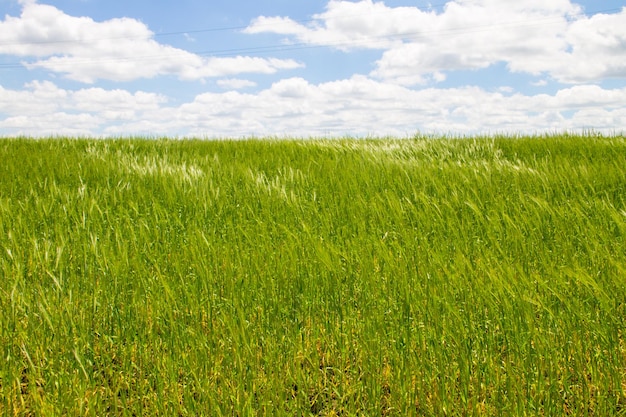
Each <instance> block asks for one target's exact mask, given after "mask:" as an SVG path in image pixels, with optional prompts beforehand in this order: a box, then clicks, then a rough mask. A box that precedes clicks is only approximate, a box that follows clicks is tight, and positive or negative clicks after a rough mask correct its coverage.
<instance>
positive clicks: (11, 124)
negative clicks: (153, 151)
mask: <svg viewBox="0 0 626 417" xmlns="http://www.w3.org/2000/svg"><path fill="white" fill-rule="evenodd" d="M16 103H17V107H16V106H15V104H16ZM624 103H626V88H622V89H604V88H601V87H599V86H595V85H578V86H573V87H570V88H564V89H561V90H559V91H558V92H557V93H555V94H552V95H548V94H539V95H523V94H521V93H519V92H518V93H513V94H509V93H507V94H502V93H500V92H490V91H486V90H484V89H481V88H479V87H463V88H447V89H441V88H426V89H422V90H413V89H409V88H406V87H403V86H399V85H397V84H392V83H385V82H381V81H376V80H374V79H371V78H368V77H365V76H353V77H351V78H349V79H343V80H338V81H333V82H326V83H321V84H312V83H310V82H307V81H306V80H304V79H302V78H289V79H284V80H280V81H277V82H276V83H274V84H273V85H272V86H271V87H269V88H266V89H264V90H262V91H259V92H258V93H242V92H237V91H227V92H223V93H215V92H207V93H203V94H199V95H197V96H196V97H195V98H194V99H193V100H192V101H190V102H187V103H183V104H181V105H178V106H169V105H168V102H167V101H166V99H165V97H163V96H160V95H156V94H152V93H145V92H135V93H131V92H128V91H124V90H104V89H100V88H88V89H80V90H76V91H72V90H64V89H61V88H59V87H57V86H56V85H54V84H53V83H50V82H33V83H30V84H28V85H27V86H26V88H25V89H24V90H20V91H16V90H7V89H3V88H1V87H0V135H8V134H12V135H14V134H31V135H48V134H68V135H76V134H81V135H87V134H91V135H114V136H115V135H134V134H143V135H171V136H189V135H196V136H201V137H204V136H218V137H241V136H250V135H257V136H263V135H294V136H307V137H308V136H311V135H313V136H315V135H333V136H341V135H346V134H347V135H368V134H370V135H390V134H391V135H399V136H404V135H410V134H413V133H415V132H416V131H422V132H429V133H430V132H432V133H459V134H464V133H467V134H474V133H499V132H515V133H519V132H526V133H536V132H544V131H547V132H556V131H561V130H564V129H568V130H577V129H578V130H579V129H584V128H587V129H589V128H593V129H596V130H599V131H605V132H609V133H613V132H615V131H620V129H621V130H622V131H623V129H624V126H626V106H625V105H624Z"/></svg>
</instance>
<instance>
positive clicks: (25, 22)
mask: <svg viewBox="0 0 626 417" xmlns="http://www.w3.org/2000/svg"><path fill="white" fill-rule="evenodd" d="M0 33H2V34H3V42H2V43H0V54H5V55H14V56H21V57H26V58H28V57H36V59H35V60H34V61H31V60H28V59H26V60H25V61H24V65H25V66H26V67H27V68H31V69H32V68H44V69H47V70H49V71H52V72H56V73H62V74H65V76H66V77H68V78H70V79H73V80H76V81H80V82H84V83H93V82H95V81H96V80H98V79H107V80H113V81H130V80H134V79H138V78H151V77H156V76H158V75H175V76H178V77H179V78H180V79H183V80H197V79H203V78H206V77H221V76H229V75H234V74H242V73H263V74H272V73H275V72H277V71H279V70H286V69H294V68H299V67H301V66H302V65H301V64H299V63H298V62H296V61H294V60H291V59H273V58H269V59H268V58H258V57H243V56H238V57H223V58H217V57H202V56H199V55H196V54H193V53H191V52H188V51H185V50H182V49H178V48H174V47H172V46H169V45H164V44H160V43H158V42H157V41H155V40H154V39H153V36H154V34H153V33H152V31H150V29H148V27H147V26H146V25H145V24H143V23H142V22H139V21H137V20H135V19H130V18H120V19H111V20H107V21H104V22H95V21H94V20H93V19H91V18H88V17H74V16H69V15H67V14H65V13H63V12H62V11H60V10H59V9H57V8H55V7H53V6H50V5H43V4H37V3H34V2H23V9H22V13H21V15H20V16H19V17H12V16H6V17H5V19H4V21H0Z"/></svg>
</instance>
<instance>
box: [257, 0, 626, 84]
mask: <svg viewBox="0 0 626 417" xmlns="http://www.w3.org/2000/svg"><path fill="white" fill-rule="evenodd" d="M246 32H247V33H262V32H269V33H272V32H273V33H277V34H282V35H290V36H292V37H295V39H297V40H298V41H299V42H304V43H309V44H315V45H329V46H333V47H335V48H338V49H341V50H345V51H349V50H351V49H358V48H369V49H380V50H383V51H384V52H383V54H382V56H381V58H380V59H379V60H378V61H377V62H376V68H375V69H374V70H373V71H372V73H371V75H372V76H374V77H377V78H379V79H382V80H386V81H390V82H396V83H398V84H401V85H415V84H421V83H425V82H429V81H439V80H441V78H442V76H441V74H442V72H445V71H454V70H467V69H481V68H486V67H488V66H490V65H493V64H496V63H498V62H504V63H506V65H507V66H508V68H509V70H511V71H514V72H525V73H529V74H535V75H540V74H548V75H549V76H551V77H552V78H554V79H556V80H558V81H560V82H562V83H586V82H593V81H597V80H600V79H604V78H610V77H621V78H623V77H626V8H624V9H623V10H622V11H621V13H616V14H596V15H594V16H592V17H587V16H585V15H583V14H582V10H581V8H580V7H579V6H578V5H576V4H575V3H572V2H571V1H570V0H552V1H545V0H519V1H502V0H455V1H449V2H447V3H446V5H445V7H444V9H443V11H442V12H440V13H437V12H434V11H422V10H420V9H418V8H416V7H395V8H394V7H388V6H386V5H385V4H384V3H382V2H374V1H372V0H361V1H358V2H352V1H343V0H331V1H330V2H329V3H328V5H327V7H326V11H325V12H324V13H321V14H318V15H315V16H314V19H313V22H311V23H310V24H307V25H303V24H299V23H297V22H294V21H292V20H290V19H288V18H284V17H261V18H258V19H255V20H254V21H253V22H252V23H251V25H250V26H249V27H248V28H247V29H246Z"/></svg>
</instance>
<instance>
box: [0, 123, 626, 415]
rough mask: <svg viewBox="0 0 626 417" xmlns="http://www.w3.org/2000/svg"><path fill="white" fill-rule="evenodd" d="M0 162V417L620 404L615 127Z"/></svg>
mask: <svg viewBox="0 0 626 417" xmlns="http://www.w3.org/2000/svg"><path fill="white" fill-rule="evenodd" d="M0 161H2V162H0V277H1V278H0V355H1V359H0V415H46V416H47V415H58V416H61V415H92V416H106V415H110V416H117V415H127V416H131V415H146V416H153V415H160V416H176V415H180V416H186V415H189V416H193V415H207V416H220V415H223V416H255V415H260V416H263V415H267V416H280V415H286V416H310V415H313V416H317V415H319V416H331V415H343V416H354V415H361V416H395V415H399V416H405V415H408V416H443V415H450V416H457V415H458V416H483V415H484V416H524V415H527V416H535V415H545V416H559V415H573V416H579V415H580V416H583V415H591V416H612V415H626V397H625V396H626V335H625V333H624V332H625V330H626V329H625V326H626V139H625V138H624V137H609V138H606V137H596V136H594V135H592V134H589V135H586V136H573V135H560V136H559V135H554V136H549V137H519V138H466V139H446V138H438V139H432V138H430V139H429V138H417V139H405V140H393V139H376V140H356V139H337V140H245V141H192V140H185V141H175V140H166V139H164V140H145V139H136V140H121V139H120V140H87V139H47V140H29V139H4V140H0Z"/></svg>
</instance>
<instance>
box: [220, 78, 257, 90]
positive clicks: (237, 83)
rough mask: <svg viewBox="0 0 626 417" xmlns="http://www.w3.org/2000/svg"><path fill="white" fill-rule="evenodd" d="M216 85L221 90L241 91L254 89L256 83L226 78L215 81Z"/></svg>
mask: <svg viewBox="0 0 626 417" xmlns="http://www.w3.org/2000/svg"><path fill="white" fill-rule="evenodd" d="M217 85H219V86H220V87H222V88H228V89H233V90H241V89H243V88H250V87H256V83H255V82H254V81H250V80H241V79H239V78H227V79H223V80H217Z"/></svg>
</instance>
